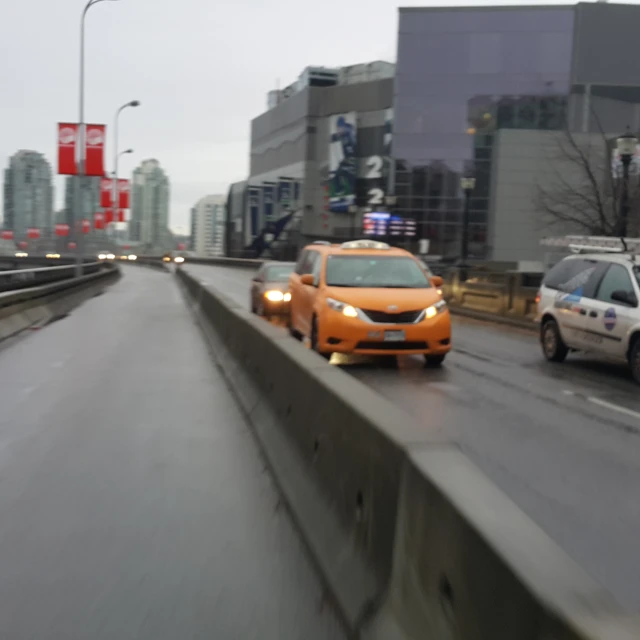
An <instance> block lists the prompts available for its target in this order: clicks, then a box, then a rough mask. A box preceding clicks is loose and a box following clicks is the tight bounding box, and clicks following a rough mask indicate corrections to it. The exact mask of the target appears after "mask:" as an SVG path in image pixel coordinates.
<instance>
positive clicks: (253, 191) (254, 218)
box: [249, 187, 260, 238]
mask: <svg viewBox="0 0 640 640" xmlns="http://www.w3.org/2000/svg"><path fill="white" fill-rule="evenodd" d="M259 215H260V187H249V228H250V230H251V237H252V238H255V237H256V236H257V235H258V216H259Z"/></svg>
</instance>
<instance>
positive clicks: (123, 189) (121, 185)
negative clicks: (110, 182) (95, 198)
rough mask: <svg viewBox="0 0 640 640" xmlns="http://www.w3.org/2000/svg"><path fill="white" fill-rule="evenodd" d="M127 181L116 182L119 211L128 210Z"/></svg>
mask: <svg viewBox="0 0 640 640" xmlns="http://www.w3.org/2000/svg"><path fill="white" fill-rule="evenodd" d="M129 191H130V189H129V181H128V180H126V179H122V178H120V180H118V207H119V208H120V209H128V208H129Z"/></svg>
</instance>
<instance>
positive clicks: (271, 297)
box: [264, 291, 284, 302]
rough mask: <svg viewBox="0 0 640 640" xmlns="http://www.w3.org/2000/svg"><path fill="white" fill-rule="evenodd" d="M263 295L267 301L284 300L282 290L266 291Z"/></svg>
mask: <svg viewBox="0 0 640 640" xmlns="http://www.w3.org/2000/svg"><path fill="white" fill-rule="evenodd" d="M264 297H265V298H266V299H267V300H268V301H269V302H282V301H283V300H284V293H282V291H267V293H265V294H264Z"/></svg>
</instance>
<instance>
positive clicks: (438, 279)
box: [431, 276, 444, 289]
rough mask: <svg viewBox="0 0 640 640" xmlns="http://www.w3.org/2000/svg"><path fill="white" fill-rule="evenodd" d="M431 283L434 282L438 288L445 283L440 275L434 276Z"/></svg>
mask: <svg viewBox="0 0 640 640" xmlns="http://www.w3.org/2000/svg"><path fill="white" fill-rule="evenodd" d="M431 284H432V285H433V286H434V287H435V288H436V289H439V288H440V287H441V286H442V285H443V284H444V280H443V279H442V278H441V277H440V276H432V278H431Z"/></svg>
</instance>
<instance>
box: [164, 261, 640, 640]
mask: <svg viewBox="0 0 640 640" xmlns="http://www.w3.org/2000/svg"><path fill="white" fill-rule="evenodd" d="M176 273H177V277H178V279H179V282H180V283H181V285H182V287H183V291H184V294H185V297H186V299H187V302H188V304H189V305H190V307H191V309H192V310H193V312H194V314H195V316H196V318H197V319H198V321H199V323H200V325H201V327H202V329H203V331H204V333H205V335H206V337H207V340H208V342H209V344H210V346H211V349H212V353H213V355H214V357H215V359H216V361H217V364H218V366H219V367H220V368H221V369H222V371H223V372H224V374H225V376H226V377H227V380H228V381H229V385H230V388H231V389H232V391H233V393H234V394H235V395H236V397H237V400H238V402H239V404H240V406H241V407H242V409H243V410H244V412H245V414H246V416H247V418H248V420H249V421H250V423H251V424H252V426H253V428H254V430H255V433H256V435H257V437H258V440H259V442H260V443H261V445H262V447H263V449H264V452H265V455H266V458H267V460H268V461H269V464H270V465H271V467H272V469H273V472H274V476H275V478H276V480H277V482H278V483H279V485H280V487H281V490H282V493H283V495H284V497H285V499H286V501H287V504H288V505H289V508H290V511H291V513H292V516H293V518H294V519H295V521H296V522H297V524H298V526H299V528H300V530H301V532H302V535H303V538H304V540H305V542H306V543H307V545H308V547H309V549H310V551H311V554H312V557H313V558H314V560H315V562H316V563H317V565H318V567H319V569H320V570H321V572H322V574H323V576H324V578H325V580H326V583H327V586H328V589H329V591H330V593H331V594H332V596H333V598H334V599H335V602H336V603H337V605H338V606H339V608H340V610H341V612H342V614H343V616H344V619H345V621H346V623H347V625H348V626H349V628H350V629H351V631H352V632H354V634H356V636H358V635H359V637H362V638H370V639H371V640H374V639H375V640H395V639H396V638H397V639H398V640H413V639H414V638H415V639H416V640H417V639H418V638H420V639H426V640H431V639H433V640H448V639H451V640H476V639H477V640H481V639H482V640H484V639H486V640H501V639H503V638H504V640H516V639H517V640H552V639H553V640H578V639H580V640H587V639H588V640H596V639H602V640H604V639H605V638H607V639H611V640H613V639H615V640H623V639H624V640H631V638H635V639H636V640H637V638H640V626H639V625H638V624H637V621H635V620H629V619H627V618H626V617H625V616H624V614H623V612H622V611H620V610H619V608H618V607H617V605H616V604H615V603H614V602H613V601H612V599H611V597H610V596H609V595H608V593H607V592H605V591H604V590H603V589H602V588H601V587H600V586H599V585H597V584H596V583H594V582H593V581H592V580H591V579H590V578H589V577H588V576H586V575H585V574H584V573H583V572H582V571H581V569H580V568H579V567H577V566H576V565H575V564H574V563H573V562H572V561H571V560H570V559H569V558H568V557H567V556H566V555H565V554H564V553H563V552H562V550H560V549H559V548H558V547H557V546H556V545H555V544H554V543H553V542H552V541H551V540H550V539H549V538H548V537H547V536H546V535H545V534H544V533H543V532H542V531H541V530H540V529H539V528H538V527H537V526H536V525H535V524H534V523H532V522H531V521H530V520H529V519H528V518H527V517H526V516H525V515H524V514H522V512H521V511H520V510H519V509H518V508H517V507H516V506H515V505H513V504H512V503H511V502H510V501H509V500H508V499H507V498H506V497H505V496H504V495H503V494H502V493H501V492H500V491H498V490H497V489H496V488H495V487H493V486H492V485H491V484H490V483H489V482H488V481H487V480H486V479H485V478H484V476H483V475H482V474H481V473H480V472H479V471H478V470H477V469H476V468H475V467H474V466H473V465H472V464H471V463H470V462H469V461H468V460H467V459H466V458H465V457H464V456H463V455H462V453H461V452H460V451H459V450H458V449H457V447H456V446H455V445H454V444H452V443H450V442H448V441H446V440H445V439H444V437H443V434H442V433H441V431H440V429H439V427H438V422H437V418H436V417H435V416H434V419H433V422H432V423H431V424H430V423H429V422H428V421H427V422H426V424H425V423H422V422H421V423H420V424H418V423H417V422H415V421H414V420H413V419H412V418H411V417H410V416H409V415H408V414H406V413H404V412H403V411H402V410H401V409H400V408H398V407H396V406H395V405H392V404H391V403H389V402H387V401H386V400H384V399H382V398H381V397H380V396H378V395H377V394H376V393H375V392H374V391H372V390H371V389H369V388H368V387H366V386H364V385H363V384H361V383H360V382H358V381H357V380H355V379H353V378H352V377H351V376H349V375H348V374H346V373H345V372H343V371H341V370H340V369H338V368H337V367H333V366H331V365H329V364H328V363H326V362H325V361H324V360H323V359H322V358H320V357H319V356H317V355H316V354H314V353H312V352H310V351H308V350H307V349H305V348H304V347H303V346H302V345H301V344H299V343H298V342H296V341H295V340H293V339H291V338H289V337H288V336H286V335H285V334H283V332H282V331H281V330H278V329H276V328H275V327H273V326H271V325H269V324H268V323H266V322H264V321H262V320H260V319H259V318H257V317H255V316H252V315H251V314H249V313H248V312H247V311H245V310H243V309H242V308H241V307H239V306H238V305H236V304H234V303H233V302H232V301H231V300H229V299H228V298H226V297H225V296H224V295H222V294H220V293H219V292H217V291H215V290H212V289H211V288H209V287H208V286H205V285H203V284H201V283H200V281H199V280H198V279H197V278H196V277H194V276H193V275H191V274H190V273H188V271H186V270H182V269H179V270H177V272H176ZM629 633H631V634H635V635H629ZM625 634H626V635H625Z"/></svg>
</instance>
